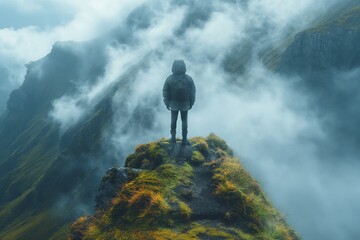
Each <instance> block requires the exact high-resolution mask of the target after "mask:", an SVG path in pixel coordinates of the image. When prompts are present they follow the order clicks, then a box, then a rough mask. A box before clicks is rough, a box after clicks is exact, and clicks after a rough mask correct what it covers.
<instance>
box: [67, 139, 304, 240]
mask: <svg viewBox="0 0 360 240" xmlns="http://www.w3.org/2000/svg"><path fill="white" fill-rule="evenodd" d="M190 143H191V146H181V143H180V142H178V143H177V144H175V145H174V144H171V143H169V140H168V139H161V140H159V141H156V142H151V143H148V144H143V145H139V146H137V148H136V150H135V153H133V154H130V155H129V156H128V157H127V159H126V162H125V168H112V169H110V170H109V171H108V172H107V174H106V175H105V176H104V178H103V180H102V183H101V185H100V188H99V193H98V197H97V212H96V214H95V215H93V216H83V217H80V219H79V220H78V221H77V222H75V223H74V224H73V225H72V231H71V234H70V239H72V240H81V239H148V240H151V239H154V240H155V239H169V240H170V239H194V240H195V239H209V240H210V239H213V240H215V239H277V240H278V239H289V240H290V239H299V238H298V236H297V235H296V234H295V232H294V231H293V230H292V229H291V228H290V227H289V226H288V225H287V224H286V222H285V220H284V219H283V217H281V215H280V214H279V213H278V212H277V211H276V210H275V209H274V208H273V207H272V206H271V204H270V203H269V201H268V199H267V197H266V195H265V193H264V192H263V191H262V190H261V187H260V186H259V184H258V183H257V182H256V181H255V180H254V179H253V178H252V177H251V176H250V175H249V174H248V173H247V172H246V170H245V169H244V168H243V166H242V165H241V163H240V162H239V160H238V159H237V158H235V157H234V155H233V152H232V150H231V149H230V148H229V147H228V146H227V145H226V143H225V141H224V140H222V139H220V138H218V137H217V136H215V135H214V134H210V135H209V136H208V137H207V138H200V137H198V138H192V139H190Z"/></svg>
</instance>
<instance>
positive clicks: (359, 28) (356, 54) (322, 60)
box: [278, 6, 360, 75]
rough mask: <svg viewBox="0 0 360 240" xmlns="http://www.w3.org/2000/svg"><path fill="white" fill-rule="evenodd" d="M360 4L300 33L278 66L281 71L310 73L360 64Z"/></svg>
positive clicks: (347, 67)
mask: <svg viewBox="0 0 360 240" xmlns="http://www.w3.org/2000/svg"><path fill="white" fill-rule="evenodd" d="M359 42H360V6H356V7H353V8H352V9H351V10H349V11H347V12H345V13H344V14H342V15H341V16H339V17H337V18H336V19H333V20H331V21H328V22H326V23H322V24H320V25H319V26H316V27H312V28H310V29H308V30H306V31H303V32H301V33H299V34H297V35H296V37H295V39H294V41H293V43H292V44H291V45H290V46H289V47H288V48H287V49H286V51H285V52H284V54H283V55H282V57H281V61H280V63H279V66H278V70H279V71H280V72H286V73H295V74H300V75H307V74H311V73H313V72H319V71H331V70H334V69H335V70H349V69H352V68H356V67H359V66H360V44H359Z"/></svg>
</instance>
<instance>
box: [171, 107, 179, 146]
mask: <svg viewBox="0 0 360 240" xmlns="http://www.w3.org/2000/svg"><path fill="white" fill-rule="evenodd" d="M178 114H179V111H174V110H171V130H170V133H171V142H176V137H175V135H176V122H177V118H178Z"/></svg>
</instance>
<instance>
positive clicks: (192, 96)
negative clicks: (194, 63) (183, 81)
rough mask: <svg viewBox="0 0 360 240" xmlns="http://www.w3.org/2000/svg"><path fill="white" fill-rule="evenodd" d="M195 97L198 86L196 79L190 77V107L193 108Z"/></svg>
mask: <svg viewBox="0 0 360 240" xmlns="http://www.w3.org/2000/svg"><path fill="white" fill-rule="evenodd" d="M195 98H196V87H195V83H194V80H193V79H192V78H191V77H190V108H192V106H193V105H194V103H195Z"/></svg>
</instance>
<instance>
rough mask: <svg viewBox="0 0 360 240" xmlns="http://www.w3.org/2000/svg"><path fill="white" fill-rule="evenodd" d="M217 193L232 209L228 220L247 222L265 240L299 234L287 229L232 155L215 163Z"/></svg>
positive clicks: (280, 217) (228, 214)
mask: <svg viewBox="0 0 360 240" xmlns="http://www.w3.org/2000/svg"><path fill="white" fill-rule="evenodd" d="M212 164H214V165H215V167H214V175H213V180H214V182H215V191H214V194H215V195H216V196H217V197H218V198H219V199H221V200H222V201H223V203H224V204H226V205H227V206H228V209H229V211H227V212H226V213H225V216H224V218H225V219H226V220H227V221H241V222H246V224H247V227H248V228H249V231H250V232H252V233H253V234H254V235H255V236H258V237H259V238H260V237H262V238H261V239H263V238H264V239H282V238H278V237H275V236H280V235H281V236H288V237H284V238H283V239H295V238H296V235H295V233H294V232H293V231H292V230H291V229H290V228H288V227H287V226H286V223H285V221H284V219H283V218H282V216H281V215H280V214H279V213H278V212H277V211H276V209H274V208H273V207H272V206H271V205H270V203H269V201H268V199H267V198H266V196H265V193H264V192H263V191H262V190H261V188H260V186H259V184H258V183H257V182H256V181H255V180H254V179H253V178H252V177H251V176H250V175H249V174H248V172H247V171H246V170H245V169H244V168H243V167H242V165H241V164H240V161H239V159H237V158H231V157H229V156H225V157H221V158H219V159H217V160H216V161H214V162H213V163H212Z"/></svg>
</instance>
